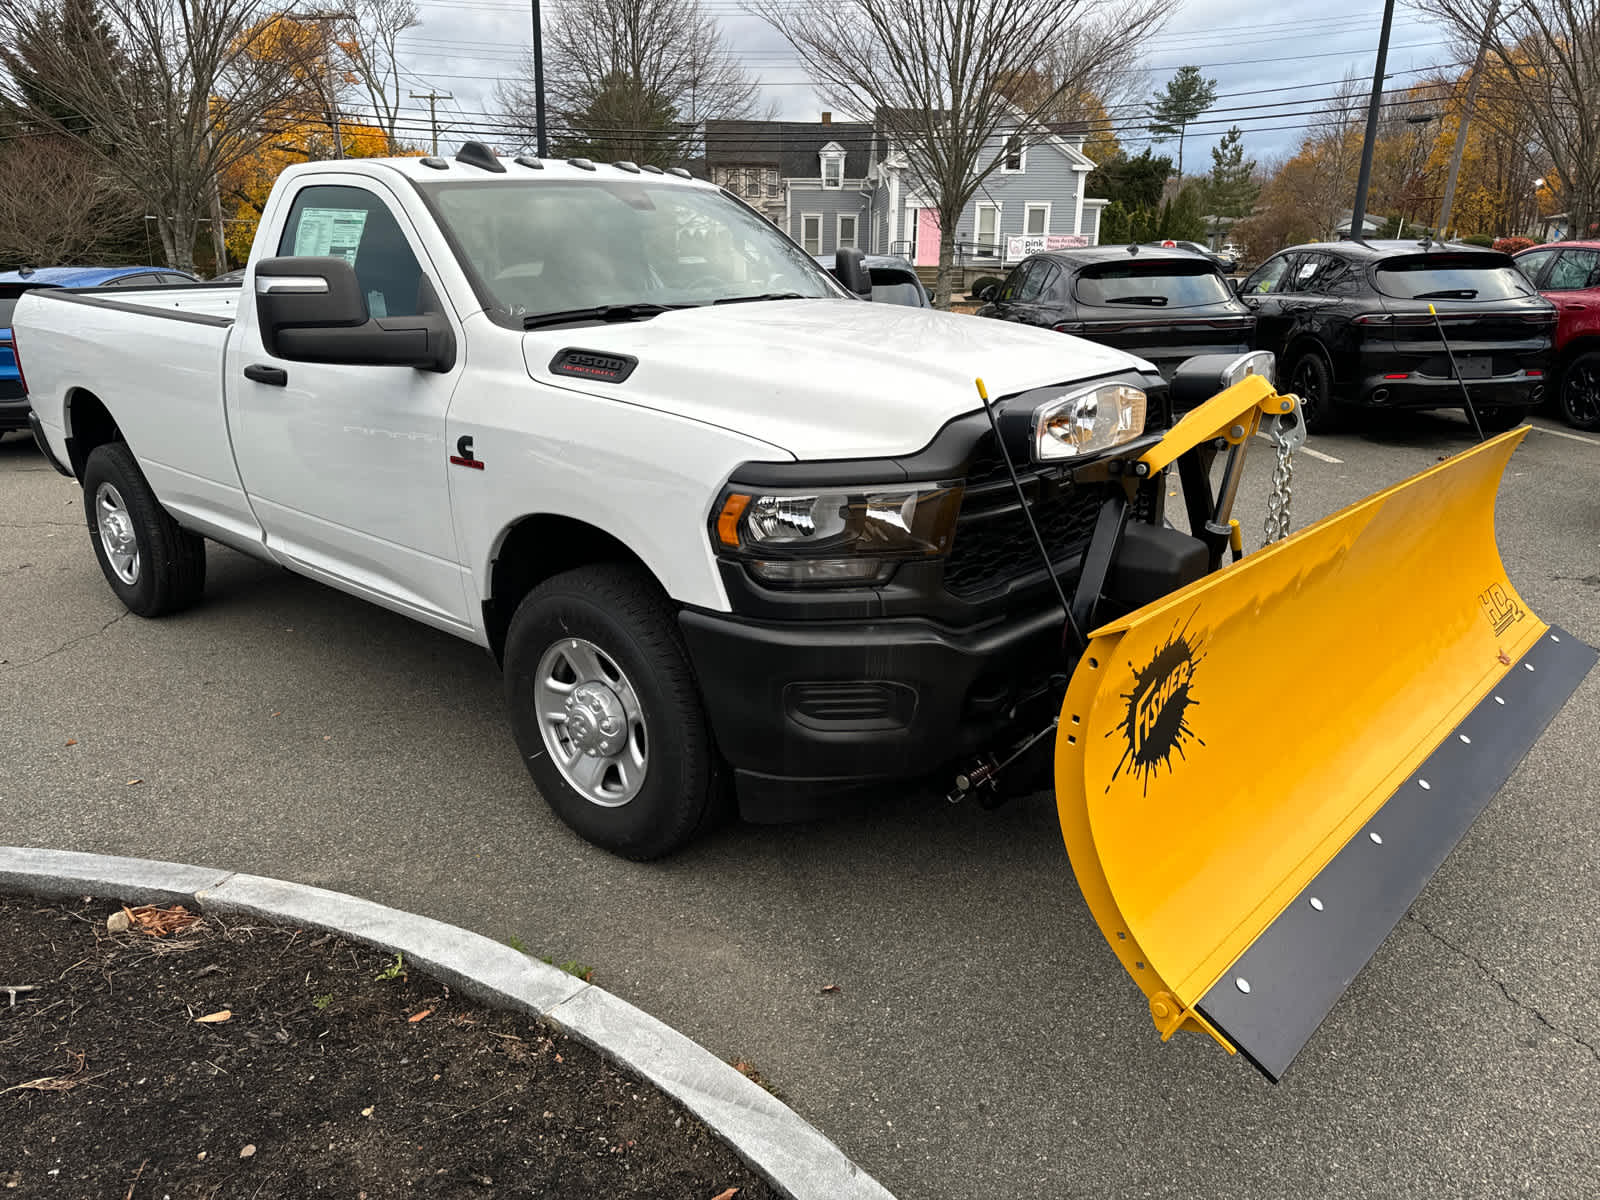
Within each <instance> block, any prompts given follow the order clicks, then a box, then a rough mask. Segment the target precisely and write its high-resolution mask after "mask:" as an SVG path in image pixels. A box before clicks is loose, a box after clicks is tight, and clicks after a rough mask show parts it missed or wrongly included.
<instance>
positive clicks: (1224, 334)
mask: <svg viewBox="0 0 1600 1200" xmlns="http://www.w3.org/2000/svg"><path fill="white" fill-rule="evenodd" d="M986 290H987V291H989V292H990V293H991V294H990V295H988V296H981V297H980V299H983V300H985V301H986V303H985V304H984V306H983V307H982V308H980V309H979V310H978V315H979V316H980V317H994V318H995V319H997V320H1001V321H1016V322H1018V323H1019V324H1023V325H1042V326H1044V327H1045V328H1047V329H1054V330H1055V331H1056V332H1057V333H1071V334H1076V335H1077V336H1078V337H1082V338H1087V339H1088V340H1089V341H1091V342H1099V343H1100V344H1101V345H1104V346H1115V347H1116V348H1117V349H1119V350H1127V351H1128V352H1129V353H1131V354H1137V355H1138V356H1139V357H1140V358H1144V359H1148V360H1149V361H1150V362H1152V363H1154V364H1155V365H1156V369H1157V370H1159V371H1160V372H1161V374H1162V375H1163V376H1165V377H1166V378H1168V379H1170V378H1171V377H1172V372H1173V371H1174V370H1175V369H1176V368H1177V366H1178V364H1179V363H1181V362H1183V360H1184V359H1186V358H1191V357H1193V356H1194V355H1196V354H1230V353H1241V354H1242V353H1243V352H1244V351H1246V350H1250V349H1252V348H1253V347H1254V340H1253V337H1254V332H1255V318H1254V316H1253V315H1252V314H1251V312H1250V310H1249V308H1248V307H1246V306H1245V305H1244V304H1243V303H1242V302H1241V301H1240V300H1239V299H1238V298H1237V297H1235V296H1234V294H1233V290H1232V288H1230V287H1229V286H1228V281H1227V280H1226V279H1224V278H1223V276H1222V272H1221V270H1220V269H1218V267H1217V264H1216V263H1215V262H1213V261H1212V260H1211V258H1210V257H1209V256H1206V255H1201V254H1195V253H1192V252H1190V251H1188V250H1148V249H1145V248H1143V247H1140V246H1093V247H1088V248H1085V249H1079V250H1053V251H1050V252H1049V253H1046V254H1036V255H1034V256H1033V257H1032V258H1027V259H1024V260H1023V261H1022V262H1021V263H1019V264H1018V265H1017V267H1016V268H1015V269H1014V270H1013V271H1012V272H1011V274H1010V275H1008V276H1006V279H1005V282H1004V283H1002V284H1001V285H1000V286H999V287H998V288H992V289H986Z"/></svg>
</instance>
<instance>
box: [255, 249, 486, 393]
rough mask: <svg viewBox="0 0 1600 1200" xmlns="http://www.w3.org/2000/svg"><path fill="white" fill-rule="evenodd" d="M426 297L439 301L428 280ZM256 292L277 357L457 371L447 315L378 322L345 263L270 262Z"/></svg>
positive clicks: (259, 319) (259, 318)
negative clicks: (370, 311) (455, 369)
mask: <svg viewBox="0 0 1600 1200" xmlns="http://www.w3.org/2000/svg"><path fill="white" fill-rule="evenodd" d="M419 291H420V292H422V293H423V295H424V298H433V288H432V285H431V284H429V283H428V281H427V277H426V276H423V277H422V278H421V281H420V283H419ZM255 292H256V294H255V302H256V323H257V325H258V326H259V328H260V330H261V345H262V346H263V348H265V350H266V352H267V353H268V354H270V355H272V356H273V357H274V358H283V359H287V360H289V361H290V362H316V363H342V364H346V365H350V366H366V367H416V368H417V369H418V370H422V371H448V370H449V369H450V368H451V367H453V366H454V365H455V361H456V347H455V338H454V336H453V335H452V334H451V332H450V325H449V323H448V322H447V321H446V320H445V319H444V317H443V315H442V314H440V313H423V314H421V315H419V316H412V317H373V316H372V315H371V313H369V312H368V310H367V299H366V297H365V296H364V295H362V292H361V284H360V282H359V281H358V280H357V279H356V273H355V271H354V269H352V267H351V266H350V264H349V263H347V262H346V261H345V260H344V259H342V258H311V257H298V258H296V257H286V258H268V259H263V260H262V261H261V262H259V263H257V264H256V285H255Z"/></svg>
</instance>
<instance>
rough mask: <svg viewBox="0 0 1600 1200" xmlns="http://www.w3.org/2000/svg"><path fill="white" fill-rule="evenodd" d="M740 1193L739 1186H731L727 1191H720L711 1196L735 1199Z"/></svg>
mask: <svg viewBox="0 0 1600 1200" xmlns="http://www.w3.org/2000/svg"><path fill="white" fill-rule="evenodd" d="M738 1194H739V1189H738V1188H729V1189H728V1190H727V1191H725V1192H718V1193H717V1194H716V1195H715V1196H713V1197H711V1200H733V1198H734V1197H735V1196H737V1195H738Z"/></svg>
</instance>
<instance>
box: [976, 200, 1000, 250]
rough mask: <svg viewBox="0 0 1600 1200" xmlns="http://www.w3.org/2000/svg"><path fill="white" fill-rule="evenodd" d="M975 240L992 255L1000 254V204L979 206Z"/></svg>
mask: <svg viewBox="0 0 1600 1200" xmlns="http://www.w3.org/2000/svg"><path fill="white" fill-rule="evenodd" d="M974 240H975V241H976V242H977V243H978V245H979V246H983V247H986V248H987V249H988V250H989V252H991V253H998V252H999V247H1000V206H999V205H998V204H980V205H978V231H977V236H976V237H975V238H974Z"/></svg>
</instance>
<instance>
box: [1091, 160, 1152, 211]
mask: <svg viewBox="0 0 1600 1200" xmlns="http://www.w3.org/2000/svg"><path fill="white" fill-rule="evenodd" d="M1171 174H1172V160H1171V159H1170V158H1168V157H1167V156H1166V155H1161V156H1159V157H1157V156H1156V155H1154V154H1152V153H1151V151H1150V148H1149V147H1148V146H1146V147H1145V148H1144V150H1143V151H1142V152H1141V153H1140V154H1139V156H1138V157H1137V158H1129V157H1128V156H1127V154H1125V153H1123V152H1121V151H1119V152H1118V153H1116V154H1115V155H1113V156H1112V157H1111V158H1108V159H1106V160H1105V161H1104V162H1102V163H1101V164H1100V165H1099V166H1098V167H1096V168H1095V169H1094V171H1092V172H1091V173H1090V175H1089V183H1088V189H1089V193H1090V194H1092V195H1095V196H1104V197H1105V198H1106V199H1107V200H1112V201H1116V202H1120V203H1121V205H1122V207H1123V209H1124V210H1125V211H1127V212H1130V213H1131V212H1132V211H1133V210H1134V209H1136V208H1149V209H1154V208H1156V207H1158V206H1159V205H1160V204H1161V189H1162V187H1163V185H1164V184H1165V183H1166V181H1167V177H1168V176H1169V175H1171Z"/></svg>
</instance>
